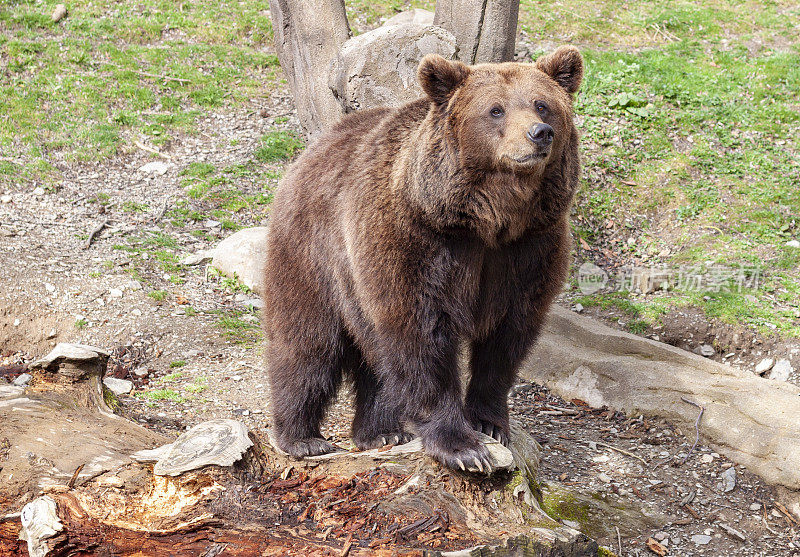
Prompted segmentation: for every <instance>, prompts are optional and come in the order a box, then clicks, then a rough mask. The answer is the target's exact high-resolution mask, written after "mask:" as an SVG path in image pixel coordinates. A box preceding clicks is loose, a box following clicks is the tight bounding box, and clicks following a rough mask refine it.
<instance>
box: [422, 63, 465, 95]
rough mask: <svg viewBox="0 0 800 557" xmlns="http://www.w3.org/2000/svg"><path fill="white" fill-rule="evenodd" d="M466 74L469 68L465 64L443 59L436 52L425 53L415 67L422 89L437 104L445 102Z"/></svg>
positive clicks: (462, 81)
mask: <svg viewBox="0 0 800 557" xmlns="http://www.w3.org/2000/svg"><path fill="white" fill-rule="evenodd" d="M468 75H469V68H468V67H467V66H466V65H464V64H462V63H461V62H456V61H453V62H451V61H450V60H445V59H444V58H442V57H441V56H439V55H438V54H427V55H425V58H423V59H422V62H420V63H419V68H418V69H417V79H418V80H419V84H420V85H421V86H422V90H423V91H425V93H427V94H428V96H429V97H430V98H431V99H433V101H434V102H436V103H437V104H444V103H446V102H447V101H448V99H449V98H450V96H451V95H452V94H453V92H455V90H456V89H457V88H458V87H459V86H460V85H461V84H462V83H464V80H465V79H467V76H468Z"/></svg>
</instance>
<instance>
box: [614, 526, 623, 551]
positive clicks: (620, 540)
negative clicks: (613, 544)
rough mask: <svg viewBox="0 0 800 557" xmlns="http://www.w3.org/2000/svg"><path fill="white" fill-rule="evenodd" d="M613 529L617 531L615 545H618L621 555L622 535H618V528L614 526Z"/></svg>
mask: <svg viewBox="0 0 800 557" xmlns="http://www.w3.org/2000/svg"><path fill="white" fill-rule="evenodd" d="M614 530H616V531H617V545H619V554H620V557H622V536H620V535H619V528H618V527H617V526H614Z"/></svg>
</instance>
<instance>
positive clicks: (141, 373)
mask: <svg viewBox="0 0 800 557" xmlns="http://www.w3.org/2000/svg"><path fill="white" fill-rule="evenodd" d="M133 375H135V376H136V377H138V378H139V379H144V378H145V377H147V376H148V375H150V370H149V369H147V368H146V367H140V368H137V369H135V370H133Z"/></svg>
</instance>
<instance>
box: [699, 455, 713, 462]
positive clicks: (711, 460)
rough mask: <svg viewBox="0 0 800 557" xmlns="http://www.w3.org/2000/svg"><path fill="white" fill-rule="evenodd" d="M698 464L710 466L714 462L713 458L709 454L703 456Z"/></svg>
mask: <svg viewBox="0 0 800 557" xmlns="http://www.w3.org/2000/svg"><path fill="white" fill-rule="evenodd" d="M700 462H702V463H703V464H711V463H712V462H714V457H713V456H711V455H710V454H704V455H703V456H701V457H700Z"/></svg>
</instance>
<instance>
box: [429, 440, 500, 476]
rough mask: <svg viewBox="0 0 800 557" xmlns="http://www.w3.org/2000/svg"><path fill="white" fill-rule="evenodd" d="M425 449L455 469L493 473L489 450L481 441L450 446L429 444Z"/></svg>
mask: <svg viewBox="0 0 800 557" xmlns="http://www.w3.org/2000/svg"><path fill="white" fill-rule="evenodd" d="M425 449H426V451H427V452H428V453H429V454H430V455H431V456H433V457H434V458H435V459H436V460H438V461H439V462H441V463H442V464H444V465H445V466H447V467H448V468H452V469H453V470H461V471H462V472H480V473H481V474H486V475H487V476H488V475H489V474H491V473H492V458H491V456H490V455H489V450H488V449H487V448H486V447H485V446H484V445H483V444H482V443H480V442H477V443H464V446H455V445H451V446H450V447H448V448H445V447H441V446H436V445H433V446H431V445H430V444H428V445H426V446H425Z"/></svg>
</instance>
